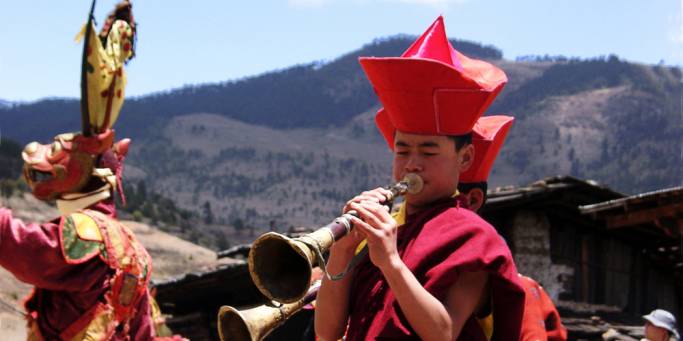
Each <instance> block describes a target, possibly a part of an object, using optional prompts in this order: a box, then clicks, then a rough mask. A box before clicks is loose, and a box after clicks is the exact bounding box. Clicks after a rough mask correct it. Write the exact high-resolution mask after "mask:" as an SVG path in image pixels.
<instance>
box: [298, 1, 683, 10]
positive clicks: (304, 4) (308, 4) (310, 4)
mask: <svg viewBox="0 0 683 341" xmlns="http://www.w3.org/2000/svg"><path fill="white" fill-rule="evenodd" d="M335 1H336V2H344V1H348V0H287V4H288V5H289V6H290V7H295V8H319V7H323V6H325V5H329V4H331V3H333V2H335ZM469 1H470V0H353V1H352V3H354V4H356V5H367V4H370V3H373V2H374V3H403V4H412V5H425V6H431V7H437V8H444V9H445V8H447V7H448V6H449V5H462V4H464V3H466V2H469ZM681 1H683V0H681Z"/></svg>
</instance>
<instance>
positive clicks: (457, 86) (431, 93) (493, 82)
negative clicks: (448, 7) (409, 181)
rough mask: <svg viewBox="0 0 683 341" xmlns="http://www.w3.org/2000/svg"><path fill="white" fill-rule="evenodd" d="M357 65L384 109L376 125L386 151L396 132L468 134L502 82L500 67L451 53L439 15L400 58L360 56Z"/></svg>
mask: <svg viewBox="0 0 683 341" xmlns="http://www.w3.org/2000/svg"><path fill="white" fill-rule="evenodd" d="M360 64H361V66H362V67H363V70H364V71H365V73H366V75H367V77H368V79H369V80H370V83H372V86H373V87H374V89H375V92H376V93H377V96H379V100H380V102H382V105H383V106H384V107H383V108H382V109H380V110H379V112H378V113H377V116H376V118H375V121H376V123H377V126H378V128H379V129H380V131H381V132H382V134H383V135H384V138H385V139H386V140H387V143H388V144H389V147H390V148H391V149H393V147H394V146H393V142H394V132H395V131H396V129H398V130H400V131H403V132H407V133H414V134H426V135H463V134H467V133H469V132H470V131H472V127H473V126H474V123H475V122H476V121H477V119H478V118H479V117H481V116H482V114H483V113H484V111H486V108H488V106H489V105H490V104H491V102H492V101H493V99H494V98H495V97H496V95H498V93H499V92H500V90H501V89H502V88H503V86H504V85H505V83H506V82H507V77H506V76H505V73H503V71H502V70H500V69H499V68H497V67H495V66H493V65H491V64H489V63H487V62H484V61H481V60H476V59H470V58H468V57H466V56H465V55H463V54H462V53H460V52H458V51H457V50H455V49H454V48H453V47H452V46H451V44H450V42H449V41H448V37H447V36H446V30H445V27H444V23H443V17H441V16H440V17H438V18H437V19H436V21H434V23H433V24H432V25H431V26H430V27H429V28H428V29H427V31H426V32H425V33H423V34H422V36H421V37H420V38H419V39H417V40H416V41H415V42H414V43H413V45H411V46H410V47H409V48H408V50H406V51H405V52H404V53H403V55H401V56H400V57H388V58H376V57H361V58H360Z"/></svg>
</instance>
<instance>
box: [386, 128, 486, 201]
mask: <svg viewBox="0 0 683 341" xmlns="http://www.w3.org/2000/svg"><path fill="white" fill-rule="evenodd" d="M473 157H474V148H473V147H472V145H468V146H464V147H462V148H461V149H460V150H456V149H455V142H454V141H453V140H452V139H450V138H448V137H446V136H439V135H418V134H410V133H404V132H401V131H397V132H396V136H395V139H394V162H393V176H394V179H395V180H397V181H398V180H400V179H402V178H403V176H404V175H405V174H406V173H415V174H417V175H419V176H420V177H422V180H424V188H423V189H422V191H421V192H420V193H418V194H412V195H411V194H408V195H406V199H407V200H408V203H409V204H410V205H411V206H418V207H419V206H423V205H426V204H429V203H431V202H434V201H436V200H439V199H443V198H448V197H450V196H452V195H453V193H455V189H456V188H457V186H458V178H459V175H460V173H462V172H464V171H465V170H467V168H468V167H469V166H470V164H471V162H472V159H473Z"/></svg>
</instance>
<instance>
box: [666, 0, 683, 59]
mask: <svg viewBox="0 0 683 341" xmlns="http://www.w3.org/2000/svg"><path fill="white" fill-rule="evenodd" d="M680 2H681V3H680V7H679V11H678V13H677V14H675V15H673V16H672V17H670V25H671V27H672V29H671V31H670V35H669V37H670V41H671V45H672V47H673V51H672V56H671V57H673V59H674V60H675V63H677V64H679V65H683V0H680Z"/></svg>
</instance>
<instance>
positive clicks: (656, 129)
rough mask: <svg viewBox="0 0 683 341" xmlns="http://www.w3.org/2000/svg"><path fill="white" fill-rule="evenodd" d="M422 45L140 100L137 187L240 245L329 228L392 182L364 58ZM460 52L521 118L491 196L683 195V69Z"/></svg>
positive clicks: (20, 117)
mask: <svg viewBox="0 0 683 341" xmlns="http://www.w3.org/2000/svg"><path fill="white" fill-rule="evenodd" d="M412 39H413V38H412V37H405V36H399V37H393V38H387V39H381V40H377V41H375V42H373V43H371V44H368V45H366V46H364V47H362V48H361V49H359V50H357V51H353V52H351V53H349V54H346V55H344V56H341V57H340V58H338V59H336V60H333V61H331V62H329V63H324V64H319V63H318V64H315V63H314V64H307V65H298V66H294V67H291V68H287V69H283V70H278V71H273V72H268V73H264V74H261V75H257V76H254V77H248V78H244V79H240V80H234V81H229V82H224V83H218V84H206V85H196V86H190V87H185V88H181V89H176V90H171V91H167V92H162V93H156V94H152V95H149V96H143V97H139V98H132V99H129V100H127V102H126V104H125V106H124V110H123V113H122V114H121V119H120V120H119V122H118V123H117V134H118V136H119V137H128V136H130V137H133V140H134V142H133V145H132V150H131V154H130V156H129V158H128V159H127V164H128V166H129V167H128V169H127V171H126V179H127V181H129V182H132V183H137V184H139V183H144V184H145V186H146V188H148V189H150V190H153V191H156V192H157V193H159V194H160V195H161V196H163V197H167V198H170V199H172V200H173V202H174V203H175V204H177V205H178V207H180V208H182V209H184V210H189V211H191V212H193V214H195V216H200V217H204V218H206V217H211V218H212V219H209V220H212V221H213V222H212V224H213V225H218V226H231V227H232V229H231V230H230V231H229V234H228V236H229V237H230V239H231V240H233V239H243V240H249V235H251V234H252V233H253V232H254V230H257V231H258V230H265V229H278V230H286V229H290V228H293V227H295V226H298V225H309V226H310V225H313V226H316V225H320V224H324V223H327V222H328V221H329V220H330V219H332V218H333V217H334V216H336V215H337V214H339V211H340V209H341V206H342V205H343V203H344V202H345V201H346V200H348V198H350V197H351V196H353V195H354V194H355V193H358V192H360V191H362V190H364V189H368V188H372V187H375V186H379V185H384V184H388V183H389V182H390V179H389V169H390V159H391V156H390V154H389V152H388V150H387V148H386V146H385V144H384V141H383V140H382V138H381V137H380V136H379V134H378V132H377V131H376V128H375V127H374V123H373V116H374V113H375V111H376V110H377V108H378V107H379V103H378V102H377V98H376V96H375V94H374V93H373V91H372V89H371V87H370V85H369V83H368V82H367V80H366V78H365V76H364V74H363V73H362V70H361V69H360V66H359V65H358V62H357V58H358V56H362V55H374V56H390V55H399V54H400V53H401V52H402V51H403V50H404V49H405V48H407V47H408V46H409V44H410V43H411V42H412ZM453 44H454V46H455V47H456V48H458V49H459V50H461V51H462V52H463V53H465V54H467V55H470V56H472V57H477V58H484V59H487V60H488V61H490V62H492V63H494V64H496V65H498V66H499V67H501V68H502V69H503V70H504V71H505V72H506V74H507V75H508V78H509V83H508V85H507V86H506V88H505V89H504V90H503V92H502V93H501V94H500V96H499V98H498V99H497V100H496V102H494V104H493V105H492V107H491V108H490V110H489V112H488V113H487V114H498V113H506V114H510V115H513V116H515V117H516V118H517V120H516V122H515V124H514V126H513V128H512V130H511V131H510V133H509V135H508V141H507V142H506V144H505V146H504V148H503V150H502V151H501V155H500V157H499V159H498V161H497V163H496V165H495V167H494V170H493V172H492V175H491V179H490V185H491V186H490V187H491V188H494V187H495V186H502V185H515V184H527V183H529V182H532V181H535V180H538V179H540V178H543V177H546V176H551V175H559V174H570V175H574V176H578V177H582V178H590V179H594V180H597V181H599V182H601V183H604V184H607V185H609V186H611V187H612V188H613V189H615V190H618V191H620V192H625V193H636V192H643V191H648V190H654V189H659V188H663V187H671V186H676V185H681V184H682V181H683V179H682V178H681V176H680V174H683V158H681V157H680V146H681V143H682V142H683V122H682V121H681V119H680V112H681V103H680V94H681V93H683V86H682V83H681V81H682V77H681V71H680V69H677V68H673V67H666V66H661V65H658V66H650V65H642V64H637V63H630V62H627V61H623V60H620V59H619V58H618V57H616V56H608V57H601V58H594V59H588V60H579V59H566V58H563V59H556V60H555V59H554V60H548V59H538V60H533V59H530V60H529V59H527V60H525V61H517V62H513V61H507V60H504V59H501V52H500V51H499V50H497V49H496V48H493V47H489V46H481V45H479V44H475V43H469V42H462V41H454V42H453ZM78 120H79V116H78V102H77V101H76V100H64V99H48V100H43V101H38V102H35V103H31V104H21V105H14V106H12V107H11V108H4V109H0V123H1V124H2V126H12V130H11V131H8V130H7V129H5V130H3V133H4V134H6V135H7V136H8V137H10V138H12V139H15V140H16V141H20V142H21V143H25V142H28V141H30V140H33V139H38V140H47V139H49V138H51V136H53V135H55V134H56V133H59V132H63V131H69V130H74V129H77V128H78V127H79V122H78ZM35 122H40V124H35ZM165 206H167V207H170V208H171V209H172V206H170V205H165ZM140 207H142V206H140ZM140 211H142V208H140ZM146 211H154V210H151V209H146ZM156 216H165V214H160V213H157V214H156ZM209 225H211V224H209ZM207 231H208V230H207ZM212 231H213V230H212ZM206 233H207V234H205V235H203V236H204V237H201V236H200V237H201V238H199V237H198V238H199V240H201V239H202V238H206V237H207V236H209V235H210V233H208V232H206ZM211 233H213V232H211ZM247 233H248V234H249V235H245V234H247Z"/></svg>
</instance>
